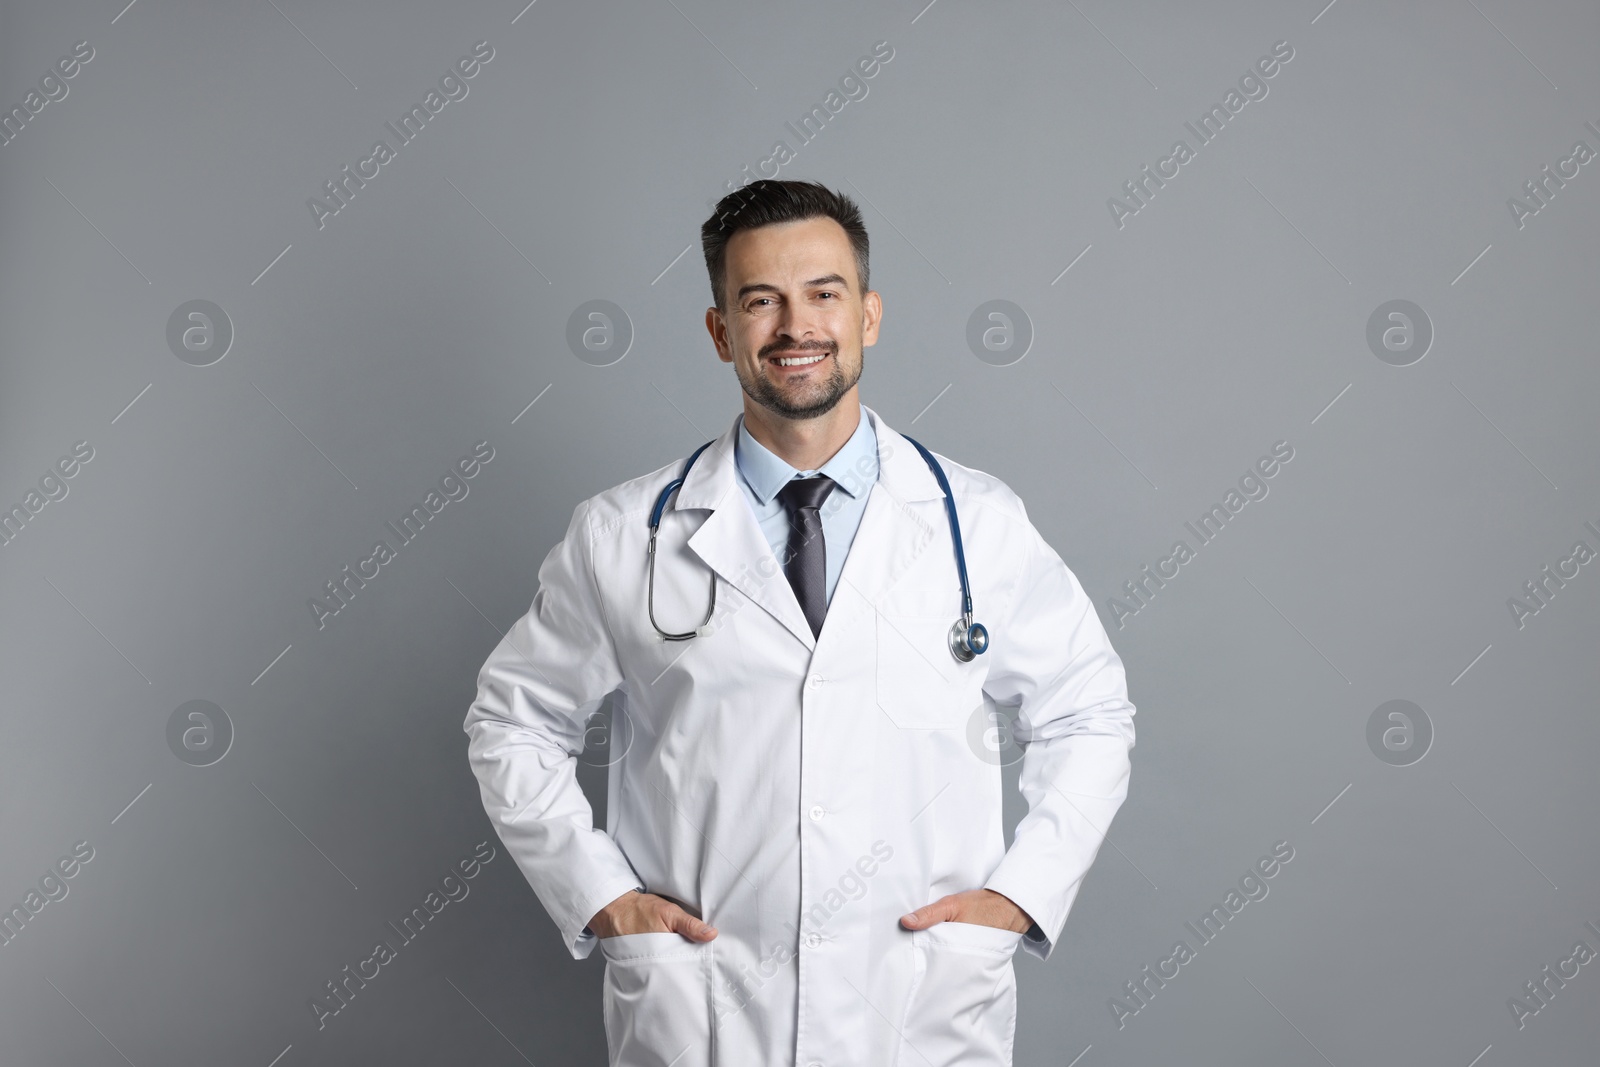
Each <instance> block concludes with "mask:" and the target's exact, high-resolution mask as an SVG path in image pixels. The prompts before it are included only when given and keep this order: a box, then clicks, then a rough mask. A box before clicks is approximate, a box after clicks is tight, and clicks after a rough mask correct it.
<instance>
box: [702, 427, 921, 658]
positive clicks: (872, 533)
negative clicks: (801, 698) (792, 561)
mask: <svg viewBox="0 0 1600 1067" xmlns="http://www.w3.org/2000/svg"><path fill="white" fill-rule="evenodd" d="M861 408H862V411H863V412H864V413H865V415H866V416H867V418H869V419H871V420H872V426H873V429H874V431H875V432H876V434H877V438H878V480H877V481H876V482H874V483H873V487H872V491H871V493H870V494H869V495H868V497H867V506H866V510H865V512H863V514H862V517H861V526H860V528H859V529H858V530H857V532H856V537H855V540H854V541H853V542H852V544H851V548H850V554H849V556H847V557H846V559H845V565H844V570H843V571H842V572H841V573H840V576H839V585H838V587H837V588H836V589H835V590H834V596H833V599H832V601H830V603H829V605H828V611H829V614H830V615H831V614H832V613H833V612H834V611H838V610H854V609H855V608H856V607H857V606H859V604H860V603H865V604H866V605H868V606H875V605H876V604H877V602H878V600H879V599H880V597H881V596H882V595H883V594H884V593H886V592H887V591H888V590H889V589H890V588H891V587H893V585H894V584H895V582H896V581H898V580H899V578H900V577H901V575H903V574H904V573H905V571H906V569H907V568H908V567H909V566H910V564H911V563H912V561H914V560H915V559H916V558H917V557H918V556H919V555H921V553H922V552H923V550H924V549H926V548H927V546H928V544H929V542H930V541H932V540H933V529H934V528H933V526H932V522H934V521H940V520H941V518H942V515H941V513H942V510H943V505H942V504H941V505H940V506H939V508H937V509H936V508H933V507H931V506H929V505H926V504H924V505H923V507H922V508H915V507H910V506H908V505H912V504H916V503H919V502H924V501H930V500H934V501H942V499H943V497H944V491H943V490H942V489H940V488H939V482H938V479H936V478H935V477H934V476H933V472H932V471H931V470H929V469H928V465H927V463H926V462H924V461H923V459H922V456H921V455H920V454H919V453H918V452H917V449H916V447H915V446H914V445H912V444H911V442H910V441H908V440H906V438H905V437H904V436H903V435H901V434H899V433H897V432H896V431H895V430H893V429H892V428H890V427H889V426H888V425H887V424H886V423H885V422H884V421H883V419H882V418H880V417H879V416H878V413H877V412H875V411H873V410H872V408H870V407H868V406H867V405H865V404H863V405H862V406H861ZM738 431H739V418H738V417H737V416H736V417H735V418H734V420H733V422H732V424H731V425H730V426H729V427H728V429H727V430H726V431H725V432H724V433H723V434H722V436H721V437H719V438H717V439H716V440H715V441H714V442H712V444H711V445H710V447H708V448H707V449H706V450H705V451H704V452H702V453H701V454H700V458H699V459H697V460H695V464H694V466H693V467H692V468H690V470H689V476H688V477H687V478H686V479H684V483H683V485H681V486H679V488H678V491H677V493H675V494H674V495H673V499H672V506H673V508H674V509H676V510H679V511H681V510H684V509H686V508H710V509H711V514H710V515H709V516H708V517H707V518H706V520H705V522H704V523H702V524H701V526H700V528H699V529H698V530H696V531H695V533H694V534H693V535H692V536H691V537H690V538H689V541H688V545H689V547H690V548H691V549H692V550H694V552H695V553H696V554H697V555H698V556H699V557H700V558H701V559H702V560H704V561H705V563H706V565H707V566H709V567H710V568H711V569H712V570H713V571H715V572H716V573H717V574H718V575H720V576H721V577H722V579H723V580H724V581H726V582H728V583H729V584H731V585H732V586H734V587H735V588H737V589H738V590H739V591H741V592H742V593H744V594H745V595H746V596H748V597H749V598H750V599H752V600H754V601H755V602H756V603H757V604H759V605H760V606H761V607H762V608H764V609H765V610H766V611H767V612H768V613H769V614H771V615H772V616H773V618H775V619H777V621H778V622H780V623H782V624H783V625H784V627H786V628H787V629H788V630H789V631H790V632H791V633H793V634H794V635H795V637H796V638H798V639H799V640H800V641H801V642H802V643H803V644H804V645H805V646H806V647H807V648H810V649H813V650H815V648H816V645H817V643H818V640H819V637H814V636H813V635H812V633H811V627H810V625H809V624H808V623H807V622H806V619H805V613H804V612H803V611H801V609H800V602H799V600H797V599H796V597H795V595H794V590H793V589H792V588H791V587H790V585H789V582H788V579H787V578H785V577H784V574H783V570H782V568H781V567H776V568H775V567H774V564H775V563H776V561H775V560H774V559H773V555H772V547H771V545H770V544H768V542H767V539H766V535H764V534H763V533H762V532H761V527H760V525H759V524H758V523H757V522H756V517H755V514H754V513H753V512H752V511H751V510H750V505H749V502H748V501H747V500H745V499H744V494H743V491H742V490H740V489H739V487H738V485H737V484H736V479H737V478H738V471H737V470H736V468H735V464H734V440H735V436H736V435H737V433H738ZM848 599H853V600H856V601H857V602H858V603H857V604H855V605H851V604H846V603H844V602H845V601H846V600H848ZM828 632H829V630H828V626H827V623H826V622H824V623H823V627H822V633H821V635H820V639H823V640H825V639H826V638H827V635H828Z"/></svg>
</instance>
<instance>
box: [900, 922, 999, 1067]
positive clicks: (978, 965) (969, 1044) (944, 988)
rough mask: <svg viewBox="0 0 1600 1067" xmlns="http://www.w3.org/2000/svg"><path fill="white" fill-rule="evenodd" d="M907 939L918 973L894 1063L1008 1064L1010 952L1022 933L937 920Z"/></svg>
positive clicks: (916, 1066) (914, 1066)
mask: <svg viewBox="0 0 1600 1067" xmlns="http://www.w3.org/2000/svg"><path fill="white" fill-rule="evenodd" d="M911 939H912V944H913V946H914V947H915V950H916V959H917V972H918V980H917V982H916V984H915V986H914V987H913V988H912V992H911V1003H910V1005H909V1010H908V1011H907V1013H906V1020H905V1026H904V1028H903V1033H904V1046H903V1047H902V1049H901V1051H900V1057H899V1063H900V1065H901V1067H979V1065H982V1067H1010V1065H1011V1055H1012V1043H1013V1041H1014V1039H1015V1036H1016V1025H1017V979H1016V972H1015V971H1014V970H1013V969H1012V963H1011V957H1012V956H1013V955H1014V954H1015V952H1016V949H1017V945H1018V943H1020V942H1021V940H1022V935H1021V934H1020V933H1017V932H1015V931H1012V930H1001V929H999V928H998V927H994V926H980V925H978V924H976V923H961V922H942V923H936V924H935V925H933V926H930V927H928V928H927V929H926V930H918V931H916V932H914V933H913V934H912V935H911Z"/></svg>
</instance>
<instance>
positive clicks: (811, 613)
mask: <svg viewBox="0 0 1600 1067" xmlns="http://www.w3.org/2000/svg"><path fill="white" fill-rule="evenodd" d="M835 484H836V483H835V482H834V480H833V479H832V478H829V477H828V476H827V475H826V474H819V475H817V476H816V477H814V478H794V479H791V480H790V482H789V484H788V485H786V486H784V487H783V488H782V489H780V490H778V500H779V501H781V502H782V504H783V509H784V511H786V512H788V514H789V551H788V554H787V555H786V556H785V557H784V561H783V573H784V574H786V575H787V576H788V578H789V584H790V585H791V586H793V587H794V595H795V598H796V599H797V600H799V601H800V610H801V611H803V612H805V615H806V622H808V623H810V624H811V636H812V637H816V636H817V635H818V634H820V633H821V632H822V620H823V619H824V618H825V617H826V616H827V614H828V556H827V550H826V546H825V545H824V543H823V537H822V515H821V514H820V510H819V509H820V508H821V507H822V502H823V501H824V500H826V499H827V498H828V494H829V493H830V492H832V491H833V487H834V485H835Z"/></svg>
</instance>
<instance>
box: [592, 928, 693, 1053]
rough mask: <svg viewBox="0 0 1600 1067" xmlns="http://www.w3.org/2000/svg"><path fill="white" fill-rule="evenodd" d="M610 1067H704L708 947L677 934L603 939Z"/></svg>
mask: <svg viewBox="0 0 1600 1067" xmlns="http://www.w3.org/2000/svg"><path fill="white" fill-rule="evenodd" d="M600 952H601V955H603V956H604V957H605V960H606V974H605V982H604V984H603V986H602V991H601V992H602V995H601V1014H602V1015H603V1016H604V1019H605V1030H606V1045H607V1046H608V1047H609V1049H610V1054H611V1067H668V1065H669V1064H670V1065H671V1067H709V1065H710V1063H711V1062H712V1048H711V1034H712V1025H711V996H710V990H711V943H710V942H698V941H690V940H689V939H688V938H686V937H684V936H683V935H682V934H679V933H677V932H675V931H671V930H668V931H665V932H662V933H648V934H619V935H617V936H616V937H602V938H601V939H600Z"/></svg>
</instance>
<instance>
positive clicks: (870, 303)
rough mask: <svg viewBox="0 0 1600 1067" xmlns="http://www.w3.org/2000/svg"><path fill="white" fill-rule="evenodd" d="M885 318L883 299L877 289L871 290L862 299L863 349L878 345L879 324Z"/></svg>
mask: <svg viewBox="0 0 1600 1067" xmlns="http://www.w3.org/2000/svg"><path fill="white" fill-rule="evenodd" d="M882 318H883V298H882V297H880V296H879V295H878V291H877V290H876V289H869V290H868V291H867V293H866V295H865V296H863V297H862V298H861V347H862V348H871V347H872V346H873V345H875V344H877V343H878V323H879V321H880V320H881V319H882Z"/></svg>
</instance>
